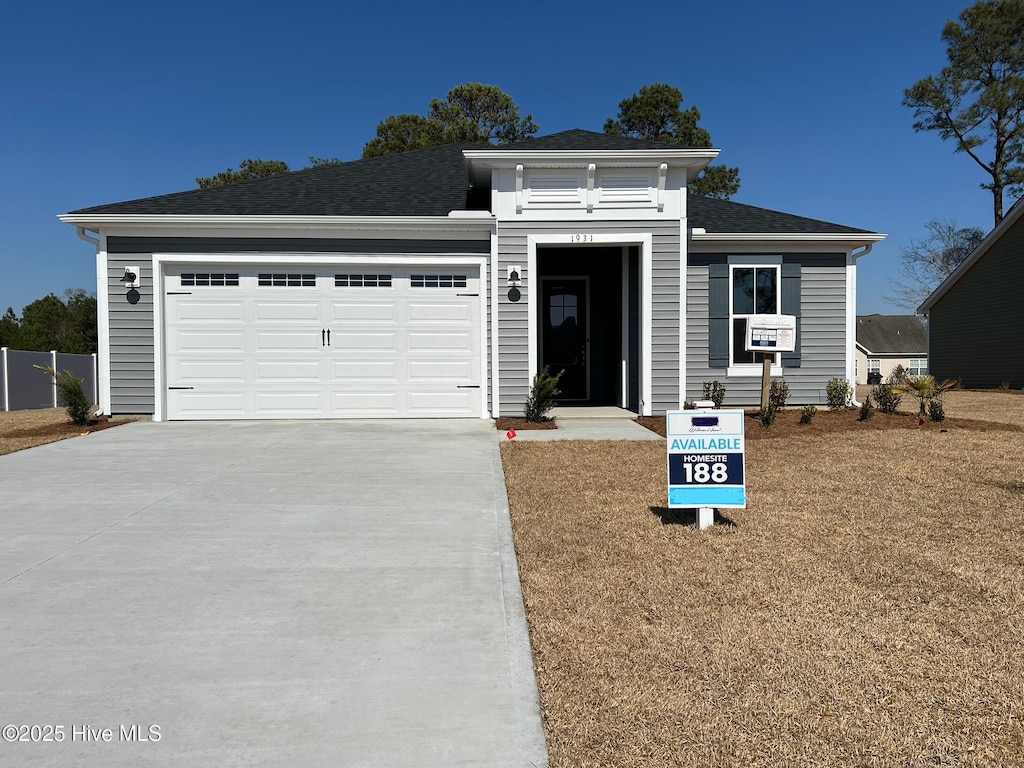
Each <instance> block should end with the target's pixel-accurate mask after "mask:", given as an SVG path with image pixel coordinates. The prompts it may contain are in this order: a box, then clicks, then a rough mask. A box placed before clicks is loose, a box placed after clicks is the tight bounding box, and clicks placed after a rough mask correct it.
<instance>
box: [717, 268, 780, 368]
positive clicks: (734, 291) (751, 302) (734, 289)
mask: <svg viewBox="0 0 1024 768" xmlns="http://www.w3.org/2000/svg"><path fill="white" fill-rule="evenodd" d="M779 272H780V268H779V267H778V266H774V265H770V266H762V265H751V266H745V265H741V264H737V265H730V268H729V285H730V288H731V290H730V296H729V310H730V313H729V316H730V340H729V349H731V350H732V353H731V355H730V357H729V360H730V364H731V365H753V364H758V365H759V364H760V363H761V361H762V360H763V357H762V356H761V355H759V354H757V353H754V352H748V351H747V350H746V349H744V347H745V346H746V341H745V340H746V334H747V318H748V317H749V316H750V315H755V314H756V315H777V314H780V311H779V302H780V300H781V294H782V291H781V290H780V288H781V282H780V280H779V278H780V275H779ZM755 355H756V357H755ZM778 364H779V355H778V354H775V355H774V360H773V365H778Z"/></svg>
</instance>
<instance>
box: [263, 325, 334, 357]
mask: <svg viewBox="0 0 1024 768" xmlns="http://www.w3.org/2000/svg"><path fill="white" fill-rule="evenodd" d="M253 337H254V338H255V340H256V351H257V352H291V351H293V350H319V349H320V348H321V347H323V346H324V342H323V336H322V335H321V333H320V329H319V328H317V329H313V330H302V331H255V332H254V333H253Z"/></svg>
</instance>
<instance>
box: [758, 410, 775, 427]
mask: <svg viewBox="0 0 1024 768" xmlns="http://www.w3.org/2000/svg"><path fill="white" fill-rule="evenodd" d="M778 412H779V410H778V408H773V407H772V406H771V405H770V404H769V405H767V406H765V407H764V408H762V409H761V410H760V411H758V412H757V418H758V420H759V421H760V422H761V426H762V427H764V428H765V429H768V427H770V426H771V425H772V424H774V423H775V417H776V416H777V415H778Z"/></svg>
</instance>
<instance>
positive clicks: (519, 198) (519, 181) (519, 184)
mask: <svg viewBox="0 0 1024 768" xmlns="http://www.w3.org/2000/svg"><path fill="white" fill-rule="evenodd" d="M522 212H523V164H522V163H519V164H518V165H516V213H522Z"/></svg>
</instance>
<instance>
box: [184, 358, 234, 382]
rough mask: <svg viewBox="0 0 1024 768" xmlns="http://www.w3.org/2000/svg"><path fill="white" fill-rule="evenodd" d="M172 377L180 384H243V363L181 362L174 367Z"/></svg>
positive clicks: (232, 361) (220, 361)
mask: <svg viewBox="0 0 1024 768" xmlns="http://www.w3.org/2000/svg"><path fill="white" fill-rule="evenodd" d="M173 375H175V376H176V378H177V379H178V381H179V383H181V384H194V383H196V382H200V381H204V382H214V381H217V382H224V383H229V384H235V385H238V384H242V383H244V382H245V363H244V361H242V360H182V361H179V362H177V363H176V364H175V365H174V370H173Z"/></svg>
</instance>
